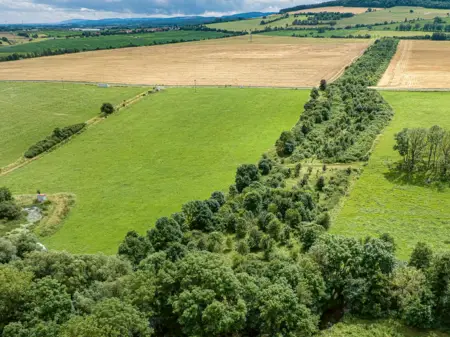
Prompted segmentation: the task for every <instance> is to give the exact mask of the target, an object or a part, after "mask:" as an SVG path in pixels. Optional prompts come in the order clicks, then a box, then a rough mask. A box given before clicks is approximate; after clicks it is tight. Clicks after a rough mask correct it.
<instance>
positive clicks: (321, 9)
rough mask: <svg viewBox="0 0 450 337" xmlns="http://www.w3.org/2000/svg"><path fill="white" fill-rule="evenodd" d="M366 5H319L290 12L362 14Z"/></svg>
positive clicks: (375, 9) (365, 9) (374, 9)
mask: <svg viewBox="0 0 450 337" xmlns="http://www.w3.org/2000/svg"><path fill="white" fill-rule="evenodd" d="M367 10H368V8H367V7H343V6H331V7H319V8H310V9H303V10H301V11H296V12H292V13H294V14H297V13H323V12H329V13H353V14H362V13H365V12H367ZM379 10H383V8H372V11H379Z"/></svg>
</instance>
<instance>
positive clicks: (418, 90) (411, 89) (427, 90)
mask: <svg viewBox="0 0 450 337" xmlns="http://www.w3.org/2000/svg"><path fill="white" fill-rule="evenodd" d="M369 89H374V90H377V91H403V92H404V91H416V92H448V91H450V88H393V87H378V86H377V87H369Z"/></svg>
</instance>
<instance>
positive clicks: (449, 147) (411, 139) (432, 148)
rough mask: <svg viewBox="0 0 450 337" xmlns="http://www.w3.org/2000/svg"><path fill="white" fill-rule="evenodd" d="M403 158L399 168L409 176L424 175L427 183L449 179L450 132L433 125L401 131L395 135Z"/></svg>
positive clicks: (397, 147) (395, 148)
mask: <svg viewBox="0 0 450 337" xmlns="http://www.w3.org/2000/svg"><path fill="white" fill-rule="evenodd" d="M395 140H396V144H395V147H394V150H397V151H398V152H399V154H400V155H401V156H402V157H403V160H402V162H401V163H400V164H399V168H400V169H402V170H405V171H406V172H408V173H409V174H414V173H416V172H418V173H425V174H426V176H427V181H428V182H431V181H432V180H435V179H438V180H445V181H447V180H449V179H450V132H449V131H447V130H444V129H442V128H440V127H439V126H437V125H435V126H433V127H432V128H430V129H428V130H427V129H425V128H416V129H403V131H401V132H399V133H397V134H396V135H395Z"/></svg>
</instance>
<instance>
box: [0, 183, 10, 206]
mask: <svg viewBox="0 0 450 337" xmlns="http://www.w3.org/2000/svg"><path fill="white" fill-rule="evenodd" d="M11 200H13V197H12V194H11V191H10V190H9V189H8V188H7V187H0V203H1V202H5V201H11Z"/></svg>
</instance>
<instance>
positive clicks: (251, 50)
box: [0, 36, 370, 87]
mask: <svg viewBox="0 0 450 337" xmlns="http://www.w3.org/2000/svg"><path fill="white" fill-rule="evenodd" d="M369 44H370V42H369V41H368V40H338V39H330V40H326V39H320V40H319V39H299V38H291V37H270V36H253V42H249V37H248V36H241V37H235V38H229V39H220V40H209V41H201V42H193V43H179V44H170V45H164V46H152V47H140V48H126V49H116V50H105V51H95V52H85V53H78V54H69V55H61V56H52V57H44V58H36V59H28V60H21V61H14V62H6V63H3V64H2V65H1V67H0V80H50V81H61V80H64V81H77V82H106V83H118V84H119V83H122V84H148V85H154V84H159V85H194V81H196V83H197V85H234V86H268V87H311V86H315V85H317V84H318V83H319V82H320V80H321V79H326V80H328V81H331V80H333V79H335V78H336V76H338V75H339V74H340V73H341V72H342V71H343V69H344V68H345V67H346V66H347V65H348V64H350V63H351V62H352V61H353V60H354V59H356V58H357V57H359V56H360V55H361V54H362V53H363V52H364V50H365V49H366V48H367V46H368V45H369Z"/></svg>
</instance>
